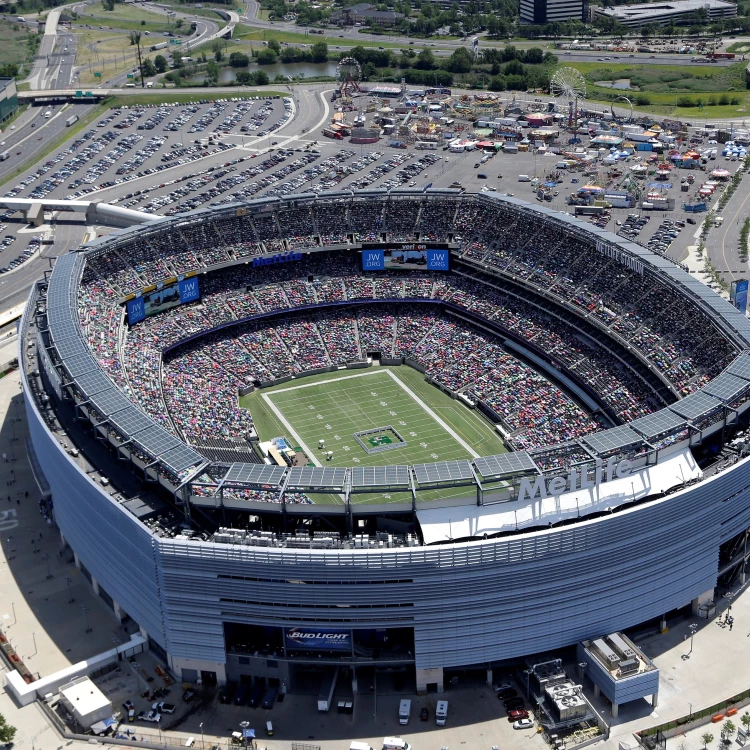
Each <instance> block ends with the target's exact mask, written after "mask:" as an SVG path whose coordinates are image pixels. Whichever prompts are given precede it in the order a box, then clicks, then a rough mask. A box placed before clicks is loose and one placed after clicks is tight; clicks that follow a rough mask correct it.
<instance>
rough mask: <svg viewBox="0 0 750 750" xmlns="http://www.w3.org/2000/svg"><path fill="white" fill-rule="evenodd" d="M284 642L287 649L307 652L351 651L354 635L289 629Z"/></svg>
mask: <svg viewBox="0 0 750 750" xmlns="http://www.w3.org/2000/svg"><path fill="white" fill-rule="evenodd" d="M284 642H285V643H286V647H287V648H291V649H303V650H305V651H351V649H352V633H351V631H350V630H332V629H329V628H326V629H322V628H305V627H300V628H287V629H286V630H285V631H284Z"/></svg>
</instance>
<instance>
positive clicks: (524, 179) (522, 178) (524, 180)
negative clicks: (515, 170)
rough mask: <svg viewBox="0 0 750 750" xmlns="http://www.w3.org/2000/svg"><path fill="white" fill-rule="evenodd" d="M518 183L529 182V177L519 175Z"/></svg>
mask: <svg viewBox="0 0 750 750" xmlns="http://www.w3.org/2000/svg"><path fill="white" fill-rule="evenodd" d="M518 181H519V182H531V177H529V176H528V175H527V174H519V175H518Z"/></svg>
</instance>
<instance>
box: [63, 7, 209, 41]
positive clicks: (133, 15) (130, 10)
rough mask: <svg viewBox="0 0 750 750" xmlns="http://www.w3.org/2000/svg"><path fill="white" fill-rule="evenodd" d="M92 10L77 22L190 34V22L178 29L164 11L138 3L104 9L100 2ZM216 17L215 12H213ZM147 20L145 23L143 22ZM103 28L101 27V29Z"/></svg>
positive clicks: (82, 15) (126, 28) (97, 25)
mask: <svg viewBox="0 0 750 750" xmlns="http://www.w3.org/2000/svg"><path fill="white" fill-rule="evenodd" d="M84 7H85V8H89V7H90V8H91V9H92V10H91V12H84V13H81V14H80V15H79V16H78V20H77V21H76V24H90V25H91V26H95V27H99V26H105V27H108V26H111V27H112V28H113V29H124V30H127V31H131V30H135V31H151V32H154V31H157V32H159V31H172V32H173V33H178V34H181V35H189V34H190V22H189V21H186V20H184V19H183V22H182V28H181V29H180V30H177V29H176V27H175V24H174V23H172V24H169V23H168V20H169V19H168V18H167V16H165V15H164V14H162V13H153V12H152V11H148V10H145V9H144V8H141V7H139V6H136V5H125V4H124V3H117V4H116V5H115V9H114V10H113V11H107V10H104V9H103V8H102V6H101V4H100V3H96V4H94V5H92V6H84ZM212 15H213V16H214V17H216V14H215V13H212ZM141 21H145V22H146V23H145V24H141ZM100 30H101V29H100Z"/></svg>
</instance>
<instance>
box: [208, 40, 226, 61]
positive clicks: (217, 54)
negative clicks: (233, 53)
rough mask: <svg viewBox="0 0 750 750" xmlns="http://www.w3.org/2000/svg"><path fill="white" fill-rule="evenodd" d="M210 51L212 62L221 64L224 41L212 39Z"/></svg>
mask: <svg viewBox="0 0 750 750" xmlns="http://www.w3.org/2000/svg"><path fill="white" fill-rule="evenodd" d="M211 51H212V52H213V53H214V60H216V62H221V61H222V59H223V58H224V40H223V39H214V40H213V42H211Z"/></svg>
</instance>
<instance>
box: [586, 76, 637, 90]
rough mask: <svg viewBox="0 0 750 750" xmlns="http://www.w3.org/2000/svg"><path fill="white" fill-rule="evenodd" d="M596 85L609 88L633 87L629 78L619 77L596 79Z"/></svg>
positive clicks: (626, 88)
mask: <svg viewBox="0 0 750 750" xmlns="http://www.w3.org/2000/svg"><path fill="white" fill-rule="evenodd" d="M594 83H595V85H596V86H604V87H605V88H608V89H625V90H628V89H630V88H634V87H631V85H630V79H629V78H619V79H617V80H616V81H595V82H594Z"/></svg>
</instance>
